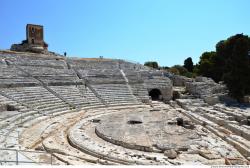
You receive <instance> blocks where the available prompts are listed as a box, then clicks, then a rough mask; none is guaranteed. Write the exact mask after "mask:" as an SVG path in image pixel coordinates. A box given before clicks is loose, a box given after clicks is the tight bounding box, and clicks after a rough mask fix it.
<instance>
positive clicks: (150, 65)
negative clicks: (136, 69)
mask: <svg viewBox="0 0 250 168" xmlns="http://www.w3.org/2000/svg"><path fill="white" fill-rule="evenodd" d="M144 65H145V66H148V67H151V68H154V69H158V68H159V66H158V63H157V62H155V61H148V62H145V63H144Z"/></svg>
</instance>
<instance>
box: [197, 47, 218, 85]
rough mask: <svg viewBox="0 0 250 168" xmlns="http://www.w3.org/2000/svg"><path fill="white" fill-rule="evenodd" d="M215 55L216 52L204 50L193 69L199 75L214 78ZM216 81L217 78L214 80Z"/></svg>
mask: <svg viewBox="0 0 250 168" xmlns="http://www.w3.org/2000/svg"><path fill="white" fill-rule="evenodd" d="M215 57H216V52H214V51H211V52H204V53H203V54H202V55H201V57H200V61H199V63H198V65H197V66H196V69H195V71H197V73H198V74H199V75H202V76H206V77H209V78H212V79H214V80H215V75H216V74H215V72H214V71H215V66H214V65H215ZM215 81H216V82H217V80H215Z"/></svg>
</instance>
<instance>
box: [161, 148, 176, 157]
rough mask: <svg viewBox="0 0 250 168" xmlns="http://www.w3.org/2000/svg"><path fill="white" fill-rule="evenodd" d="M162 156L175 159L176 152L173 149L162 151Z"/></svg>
mask: <svg viewBox="0 0 250 168" xmlns="http://www.w3.org/2000/svg"><path fill="white" fill-rule="evenodd" d="M164 155H165V156H167V157H168V158H169V159H175V158H176V157H177V156H178V154H177V152H176V151H175V150H174V149H170V150H166V151H164Z"/></svg>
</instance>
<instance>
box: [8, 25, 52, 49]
mask: <svg viewBox="0 0 250 168" xmlns="http://www.w3.org/2000/svg"><path fill="white" fill-rule="evenodd" d="M10 50H12V51H21V52H36V53H46V52H47V50H48V44H47V43H46V42H45V41H44V39H43V26H41V25H35V24H27V25H26V40H23V41H22V43H21V44H13V45H12V46H11V48H10Z"/></svg>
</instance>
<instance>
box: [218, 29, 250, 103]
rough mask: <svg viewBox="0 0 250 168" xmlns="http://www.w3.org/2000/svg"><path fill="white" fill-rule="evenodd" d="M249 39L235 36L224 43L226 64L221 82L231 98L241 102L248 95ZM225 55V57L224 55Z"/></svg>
mask: <svg viewBox="0 0 250 168" xmlns="http://www.w3.org/2000/svg"><path fill="white" fill-rule="evenodd" d="M249 43H250V39H249V37H248V36H245V35H243V34H237V35H235V36H232V37H230V38H229V39H227V40H226V41H224V45H225V50H224V52H223V53H222V54H225V55H224V56H225V58H226V63H225V66H224V71H225V72H224V74H223V77H222V78H223V80H224V82H225V84H226V85H227V87H228V89H229V93H230V95H231V96H233V97H234V98H236V99H237V100H239V101H241V100H242V99H243V96H244V95H246V94H249V93H250V58H249V55H248V51H249V50H250V48H249V46H250V44H249ZM226 54H227V55H226Z"/></svg>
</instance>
